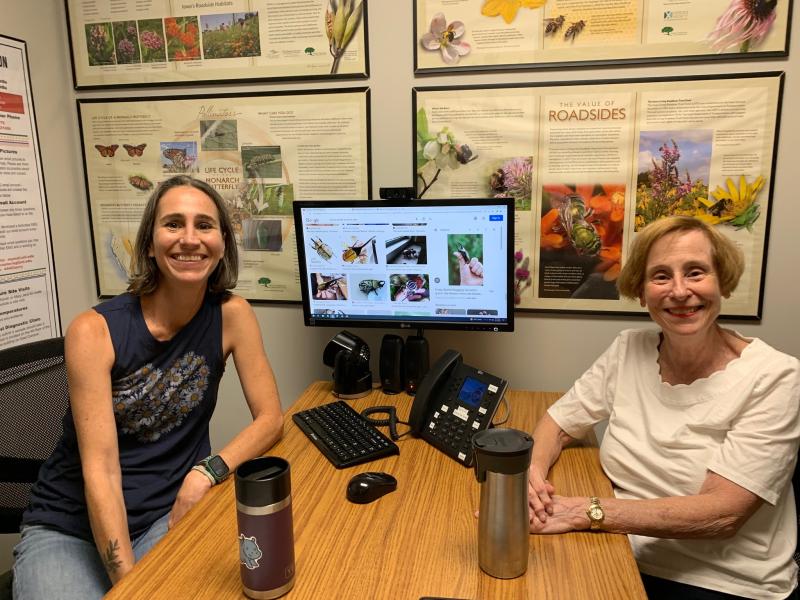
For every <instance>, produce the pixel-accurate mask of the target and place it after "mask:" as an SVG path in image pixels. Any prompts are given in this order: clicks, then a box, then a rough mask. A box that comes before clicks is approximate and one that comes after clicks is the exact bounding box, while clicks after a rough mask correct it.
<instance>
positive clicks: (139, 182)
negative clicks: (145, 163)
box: [128, 175, 153, 191]
mask: <svg viewBox="0 0 800 600" xmlns="http://www.w3.org/2000/svg"><path fill="white" fill-rule="evenodd" d="M128 182H129V183H130V184H131V185H132V186H133V187H135V188H137V189H140V190H143V191H147V190H149V189H152V188H153V182H152V181H150V180H149V179H148V178H147V177H145V176H143V175H131V176H130V177H128Z"/></svg>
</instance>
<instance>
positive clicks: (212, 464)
mask: <svg viewBox="0 0 800 600" xmlns="http://www.w3.org/2000/svg"><path fill="white" fill-rule="evenodd" d="M198 465H199V466H202V467H203V468H204V469H205V470H206V473H208V474H209V475H211V477H212V478H213V479H214V483H215V484H217V483H220V482H222V481H224V480H225V478H226V477H227V476H228V475H230V474H231V470H230V469H229V468H228V465H227V464H226V463H225V461H224V460H223V458H222V457H221V456H220V455H219V454H215V455H214V456H209V457H207V458H204V459H203V460H201V461H200V462H199V463H198Z"/></svg>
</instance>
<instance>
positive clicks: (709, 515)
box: [529, 217, 800, 600]
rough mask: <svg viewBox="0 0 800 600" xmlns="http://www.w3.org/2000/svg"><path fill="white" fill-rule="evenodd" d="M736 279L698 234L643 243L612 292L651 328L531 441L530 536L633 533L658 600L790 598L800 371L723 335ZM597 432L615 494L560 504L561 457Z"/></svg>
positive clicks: (588, 376)
mask: <svg viewBox="0 0 800 600" xmlns="http://www.w3.org/2000/svg"><path fill="white" fill-rule="evenodd" d="M742 271H743V259H742V256H741V252H740V251H739V250H738V248H736V246H735V245H734V244H733V243H732V242H731V241H730V240H728V239H727V238H726V237H725V236H723V235H721V234H720V233H719V232H718V231H717V230H715V229H714V228H712V227H710V226H708V225H707V224H705V223H703V222H702V221H699V220H697V219H693V218H689V217H669V218H665V219H662V220H660V221H657V222H655V223H653V224H651V225H649V226H648V227H646V228H645V229H644V230H642V231H641V232H640V233H639V234H638V235H637V236H636V238H635V240H634V243H633V245H632V249H631V253H630V256H629V258H628V260H627V262H626V264H625V266H624V268H623V270H622V273H621V274H620V278H619V282H618V287H619V290H620V292H621V293H622V294H623V295H624V296H626V297H630V298H634V299H638V300H639V301H640V302H641V304H642V306H646V307H647V310H648V312H649V313H650V316H651V318H652V319H653V321H655V323H656V324H657V325H658V326H659V328H658V329H642V330H627V331H623V332H622V333H621V334H620V335H619V336H618V337H617V338H616V339H615V340H614V342H613V343H612V344H611V346H610V347H609V348H608V349H607V350H606V351H605V352H604V353H603V355H602V356H601V357H600V358H599V359H598V360H597V361H596V362H595V363H594V365H592V367H591V368H590V369H589V370H588V371H586V373H584V374H583V376H581V378H580V379H578V380H577V381H576V382H575V384H574V385H573V387H572V388H571V389H570V390H569V391H568V392H567V393H566V394H565V395H564V396H563V397H562V398H561V399H560V400H558V401H557V402H556V403H555V404H554V405H553V406H552V407H551V408H550V409H549V410H548V412H547V413H546V414H545V415H544V417H543V418H542V419H541V421H540V422H539V423H538V425H537V427H536V429H535V431H534V434H533V435H534V439H535V440H536V443H535V445H534V451H533V460H532V466H531V469H530V485H529V499H530V505H531V532H532V533H562V532H567V531H577V530H598V531H608V532H616V533H625V534H628V535H629V538H630V541H631V544H632V546H633V550H634V554H635V557H636V560H637V563H638V565H639V569H640V571H641V573H642V579H643V581H644V584H645V589H646V590H647V593H648V596H649V597H650V599H651V600H655V599H659V598H670V599H672V598H681V600H690V599H693V598H698V599H714V598H716V599H722V598H735V597H744V598H768V599H776V600H777V599H783V598H787V597H790V598H794V597H796V594H797V591H796V589H795V588H796V585H797V567H796V565H795V563H794V561H793V560H792V553H793V552H794V550H795V545H796V532H797V517H796V515H795V504H794V501H793V492H792V485H791V479H792V473H793V471H794V467H795V463H796V460H797V451H798V444H799V443H800V362H798V360H797V359H796V358H794V357H791V356H788V355H786V354H783V353H781V352H778V351H777V350H775V349H773V348H771V347H770V346H768V345H767V344H766V343H764V342H763V341H761V340H759V339H751V338H745V337H743V336H742V335H740V334H738V333H737V332H735V331H733V330H730V329H726V328H723V327H721V326H720V325H719V324H718V323H717V317H718V316H719V314H720V305H721V301H722V298H723V297H728V296H729V295H730V294H731V293H732V292H733V291H734V289H735V288H736V285H737V284H738V282H739V278H740V277H741V275H742ZM606 419H607V420H608V427H607V429H606V432H605V434H604V437H603V441H602V444H601V447H600V459H601V463H602V465H603V469H604V470H605V472H606V474H607V475H608V476H609V478H610V479H611V482H612V484H613V485H614V497H613V498H597V497H594V496H592V497H564V496H559V495H557V493H556V492H557V490H555V489H554V488H553V486H552V485H551V484H550V482H549V481H547V474H548V472H549V470H550V467H551V466H552V465H553V464H554V463H555V462H556V460H557V459H558V457H559V454H560V453H561V450H562V448H564V447H565V446H566V445H567V444H569V443H570V442H572V441H574V440H575V439H579V438H582V437H583V436H584V435H585V434H586V433H587V432H588V431H589V430H590V429H591V428H592V426H593V425H594V424H596V423H598V422H600V421H603V420H606Z"/></svg>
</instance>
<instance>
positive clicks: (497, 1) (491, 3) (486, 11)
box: [481, 0, 547, 23]
mask: <svg viewBox="0 0 800 600" xmlns="http://www.w3.org/2000/svg"><path fill="white" fill-rule="evenodd" d="M546 3H547V0H486V2H484V3H483V8H481V14H482V15H485V16H487V17H496V16H498V15H502V17H503V20H504V21H505V22H506V23H511V22H512V21H513V20H514V19H516V18H517V11H518V10H519V9H520V8H531V9H534V8H541V7H542V6H544V5H545V4H546Z"/></svg>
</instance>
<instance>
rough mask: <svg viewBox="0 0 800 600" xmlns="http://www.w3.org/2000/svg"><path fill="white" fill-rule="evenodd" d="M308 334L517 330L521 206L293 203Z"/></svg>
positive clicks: (505, 202)
mask: <svg viewBox="0 0 800 600" xmlns="http://www.w3.org/2000/svg"><path fill="white" fill-rule="evenodd" d="M294 218H295V233H296V237H297V249H298V258H299V262H300V265H299V266H300V282H301V285H300V287H301V293H302V298H303V313H304V318H305V323H306V325H329V326H337V327H341V326H345V325H348V326H353V327H400V328H424V329H477V330H487V331H513V330H514V310H513V290H512V283H513V268H514V263H513V260H514V259H513V240H514V201H513V199H506V198H492V199H484V200H414V201H407V200H347V201H345V200H325V201H307V200H306V201H300V200H297V201H295V202H294Z"/></svg>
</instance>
